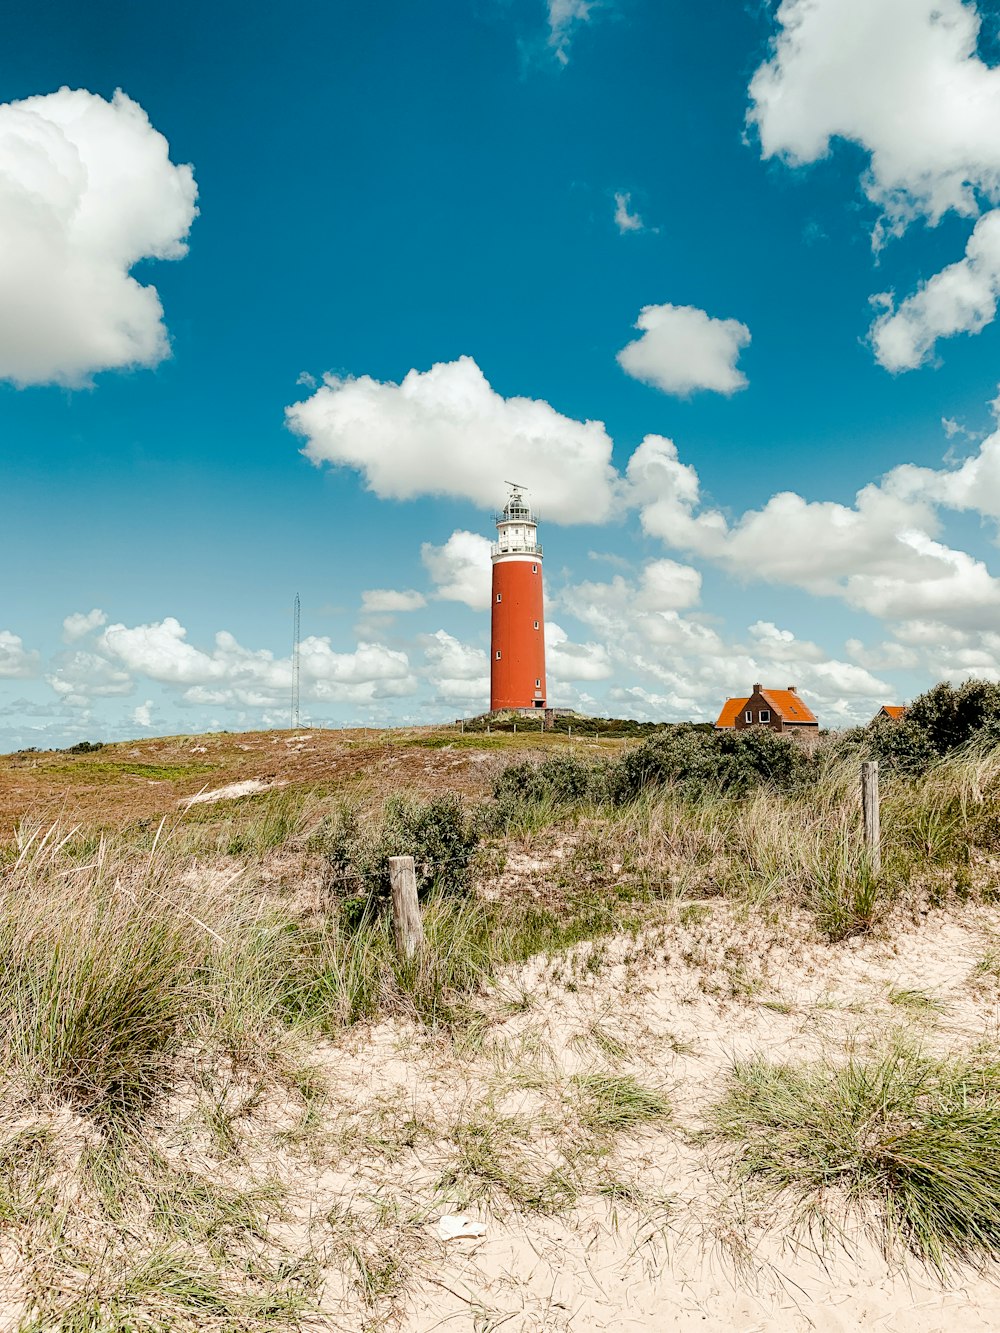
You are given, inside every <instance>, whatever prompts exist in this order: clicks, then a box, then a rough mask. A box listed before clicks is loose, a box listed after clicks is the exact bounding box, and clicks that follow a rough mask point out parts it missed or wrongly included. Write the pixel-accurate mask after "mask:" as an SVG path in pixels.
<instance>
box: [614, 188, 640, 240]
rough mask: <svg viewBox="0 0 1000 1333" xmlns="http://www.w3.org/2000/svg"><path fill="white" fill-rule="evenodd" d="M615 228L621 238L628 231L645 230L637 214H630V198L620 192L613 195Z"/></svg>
mask: <svg viewBox="0 0 1000 1333" xmlns="http://www.w3.org/2000/svg"><path fill="white" fill-rule="evenodd" d="M615 226H616V227H617V228H618V230H619V231H620V232H621V234H622V235H623V236H624V235H625V233H626V232H629V231H645V229H646V227H645V223H644V222H643V220H642V218H641V217H640V216H639V214H638V213H633V212H632V196H631V195H630V194H628V193H627V192H624V191H622V190H619V191H618V192H617V193H616V194H615Z"/></svg>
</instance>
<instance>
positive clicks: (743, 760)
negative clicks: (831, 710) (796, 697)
mask: <svg viewBox="0 0 1000 1333" xmlns="http://www.w3.org/2000/svg"><path fill="white" fill-rule="evenodd" d="M810 768H811V764H810V760H809V757H808V756H807V755H806V754H805V752H804V751H803V750H802V749H801V747H800V746H799V745H798V744H797V742H796V741H794V740H792V739H790V738H788V737H785V736H782V735H780V734H779V733H778V732H775V731H772V730H771V729H770V728H767V727H753V728H749V729H747V730H745V731H735V730H733V731H720V732H710V731H704V730H696V729H695V728H694V727H686V726H681V727H674V728H671V730H670V731H665V732H661V733H660V734H658V735H656V736H652V737H650V739H649V740H647V741H644V742H643V743H642V744H641V745H637V746H636V747H635V749H633V750H629V751H628V752H627V753H625V754H624V755H622V757H621V758H620V759H619V760H618V761H617V763H615V764H613V765H612V766H611V769H610V771H609V773H608V778H607V784H608V791H609V794H610V796H611V799H612V800H613V801H615V802H616V803H617V804H619V805H624V804H626V803H627V802H629V801H633V800H635V799H636V798H637V797H638V796H640V795H641V794H642V793H643V792H644V791H648V790H650V789H655V788H657V787H662V786H665V785H666V784H668V783H674V784H677V785H678V786H680V787H682V788H683V789H684V791H685V793H686V794H688V795H691V796H698V795H700V794H701V793H702V792H703V791H705V790H707V789H714V790H717V791H721V792H726V793H729V794H731V795H740V794H743V793H745V792H748V791H750V790H752V789H753V788H754V787H758V786H762V785H768V786H771V787H774V788H776V789H778V790H789V789H790V788H792V787H794V786H795V785H796V784H797V783H799V782H800V781H802V780H803V778H804V777H805V776H806V775H807V774H808V773H809V771H810Z"/></svg>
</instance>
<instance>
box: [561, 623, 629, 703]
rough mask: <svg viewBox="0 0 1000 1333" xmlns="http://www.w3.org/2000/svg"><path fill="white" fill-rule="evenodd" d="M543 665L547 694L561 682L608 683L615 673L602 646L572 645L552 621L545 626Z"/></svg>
mask: <svg viewBox="0 0 1000 1333" xmlns="http://www.w3.org/2000/svg"><path fill="white" fill-rule="evenodd" d="M545 664H546V670H547V672H548V678H549V690H550V692H551V690H552V688H553V685H556V686H558V685H559V684H560V683H561V682H562V681H569V680H607V679H608V678H609V677H611V676H613V675H614V672H615V669H614V666H613V665H612V662H611V658H610V657H609V655H608V650H607V648H606V647H605V646H604V644H602V643H571V642H570V638H569V635H568V634H567V633H566V631H565V630H564V629H563V628H562V626H561V625H557V624H556V623H555V622H554V621H550V622H549V623H548V624H547V625H546V626H545Z"/></svg>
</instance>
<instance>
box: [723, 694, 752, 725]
mask: <svg viewBox="0 0 1000 1333" xmlns="http://www.w3.org/2000/svg"><path fill="white" fill-rule="evenodd" d="M749 698H750V696H749V695H747V697H746V699H727V700H726V702H725V703H724V704H723V705H722V712H721V713H720V714H719V720H718V722H716V724H715V725H716V726H717V727H732V726H735V725H736V717H737V714H739V713H742V711H743V709H744V707H745V706H746V704H747V702H748V701H749Z"/></svg>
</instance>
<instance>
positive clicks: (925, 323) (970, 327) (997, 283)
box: [871, 125, 1000, 371]
mask: <svg viewBox="0 0 1000 1333" xmlns="http://www.w3.org/2000/svg"><path fill="white" fill-rule="evenodd" d="M997 129H998V133H1000V125H998V127H997ZM998 296H1000V209H994V210H993V211H992V212H989V213H987V214H986V215H985V217H981V218H980V219H979V221H978V222H977V223H976V226H975V229H974V231H973V233H972V235H971V236H970V237H969V242H968V245H967V246H966V248H965V258H964V259H960V260H959V261H958V262H957V263H955V264H950V265H949V266H948V267H947V268H945V269H942V270H941V272H940V273H935V275H934V276H933V277H932V278H930V279H928V281H927V282H925V283H923V284H922V286H921V287H920V288H919V290H918V291H916V292H915V293H914V294H913V295H912V296H908V297H907V298H906V300H905V301H903V302H902V303H901V304H900V305H899V307H898V308H896V307H894V306H892V305H891V304H890V305H889V308H888V309H887V310H886V312H885V313H884V314H882V315H880V316H879V318H878V319H877V320H876V321H875V323H874V324H873V325H872V330H871V339H872V345H873V347H874V349H875V357H876V360H877V361H878V362H879V364H880V365H883V366H885V368H886V370H891V371H900V370H913V369H914V368H915V367H916V366H919V365H921V364H922V362H924V361H926V360H927V358H928V357H929V356H930V354H931V352H932V351H933V350H934V344H935V342H936V341H937V339H938V338H950V337H953V336H954V335H955V334H956V333H981V332H982V330H983V329H984V328H985V327H986V325H987V324H990V323H992V321H993V320H994V319H995V318H996V313H997V297H998ZM889 300H890V302H891V298H889Z"/></svg>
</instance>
